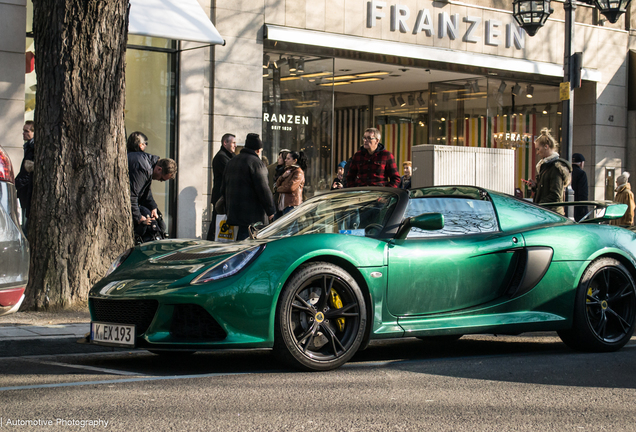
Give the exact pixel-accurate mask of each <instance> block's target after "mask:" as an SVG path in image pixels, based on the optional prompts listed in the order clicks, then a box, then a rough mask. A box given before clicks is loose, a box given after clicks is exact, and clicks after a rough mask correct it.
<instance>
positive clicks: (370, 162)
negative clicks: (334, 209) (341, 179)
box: [347, 128, 400, 188]
mask: <svg viewBox="0 0 636 432" xmlns="http://www.w3.org/2000/svg"><path fill="white" fill-rule="evenodd" d="M381 137H382V136H381V134H380V131H379V130H377V129H376V128H369V129H367V130H365V131H364V139H363V143H364V148H361V149H360V150H358V151H357V152H356V154H355V155H353V159H352V160H351V165H350V167H349V172H348V173H347V187H356V186H388V187H394V188H396V187H398V185H399V184H400V173H399V172H398V169H397V164H396V163H395V158H394V157H393V155H392V154H391V152H389V151H387V150H385V149H384V145H382V144H381V143H380V138H381Z"/></svg>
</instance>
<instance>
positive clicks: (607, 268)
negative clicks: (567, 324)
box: [558, 258, 636, 352]
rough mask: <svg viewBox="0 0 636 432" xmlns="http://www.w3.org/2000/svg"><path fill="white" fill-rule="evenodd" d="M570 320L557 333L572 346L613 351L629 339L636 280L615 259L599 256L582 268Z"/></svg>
mask: <svg viewBox="0 0 636 432" xmlns="http://www.w3.org/2000/svg"><path fill="white" fill-rule="evenodd" d="M573 324H574V325H573V327H572V328H571V329H569V330H561V331H559V332H558V334H559V337H560V338H561V340H562V341H563V342H564V343H565V344H566V345H568V346H569V347H570V348H573V349H576V350H581V351H595V352H608V351H616V350H618V349H620V348H622V347H623V346H624V345H625V344H626V343H627V342H628V341H629V340H630V338H631V337H632V334H633V333H634V326H635V325H636V284H635V283H634V279H633V278H632V275H631V274H630V272H629V270H628V269H627V268H626V267H625V266H624V265H623V264H621V263H620V262H619V261H618V260H616V259H614V258H601V259H598V260H596V261H594V262H592V264H590V266H589V267H588V268H587V269H586V270H585V273H584V274H583V277H582V278H581V282H580V284H579V288H578V290H577V293H576V299H575V306H574V323H573Z"/></svg>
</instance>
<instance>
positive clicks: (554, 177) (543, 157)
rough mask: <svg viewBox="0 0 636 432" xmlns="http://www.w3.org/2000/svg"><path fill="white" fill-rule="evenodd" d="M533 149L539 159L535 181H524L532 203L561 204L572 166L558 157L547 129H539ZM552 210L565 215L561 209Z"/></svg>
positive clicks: (553, 140) (554, 144)
mask: <svg viewBox="0 0 636 432" xmlns="http://www.w3.org/2000/svg"><path fill="white" fill-rule="evenodd" d="M534 148H535V151H536V152H537V156H538V157H539V158H540V160H539V162H538V163H537V179H536V180H526V183H528V184H529V185H530V187H531V188H532V191H533V192H534V202H535V203H537V204H541V203H553V202H563V201H564V199H563V196H564V190H565V188H566V187H567V186H568V185H569V184H570V174H571V172H572V165H571V164H570V162H568V161H567V160H565V159H562V158H561V157H559V153H557V151H556V141H555V139H554V137H552V135H551V134H550V130H549V129H548V128H543V129H541V134H540V135H539V137H538V138H537V139H536V140H535V141H534ZM553 210H554V211H556V212H557V213H559V214H561V215H565V211H564V210H563V207H557V208H553Z"/></svg>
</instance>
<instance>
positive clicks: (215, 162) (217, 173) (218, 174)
mask: <svg viewBox="0 0 636 432" xmlns="http://www.w3.org/2000/svg"><path fill="white" fill-rule="evenodd" d="M233 157H234V153H232V152H231V151H229V150H228V149H226V148H225V147H223V146H221V149H220V150H219V151H218V152H217V153H216V155H215V156H214V159H212V175H213V176H214V185H213V186H212V205H214V204H216V202H217V201H218V200H219V198H221V183H223V175H224V174H225V167H226V166H227V163H228V162H229V161H230V159H232V158H233Z"/></svg>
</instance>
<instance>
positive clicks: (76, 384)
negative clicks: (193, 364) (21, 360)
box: [0, 371, 263, 392]
mask: <svg viewBox="0 0 636 432" xmlns="http://www.w3.org/2000/svg"><path fill="white" fill-rule="evenodd" d="M256 373H263V371H259V372H231V373H210V374H201V375H173V376H167V377H166V376H163V377H139V378H127V379H119V380H104V381H79V382H71V383H57V384H34V385H27V386H15V387H0V392H4V391H11V390H33V389H43V388H57V387H79V386H86V385H98V384H119V383H131V382H143V381H167V380H178V379H191V378H213V377H220V376H232V375H251V374H256Z"/></svg>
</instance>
